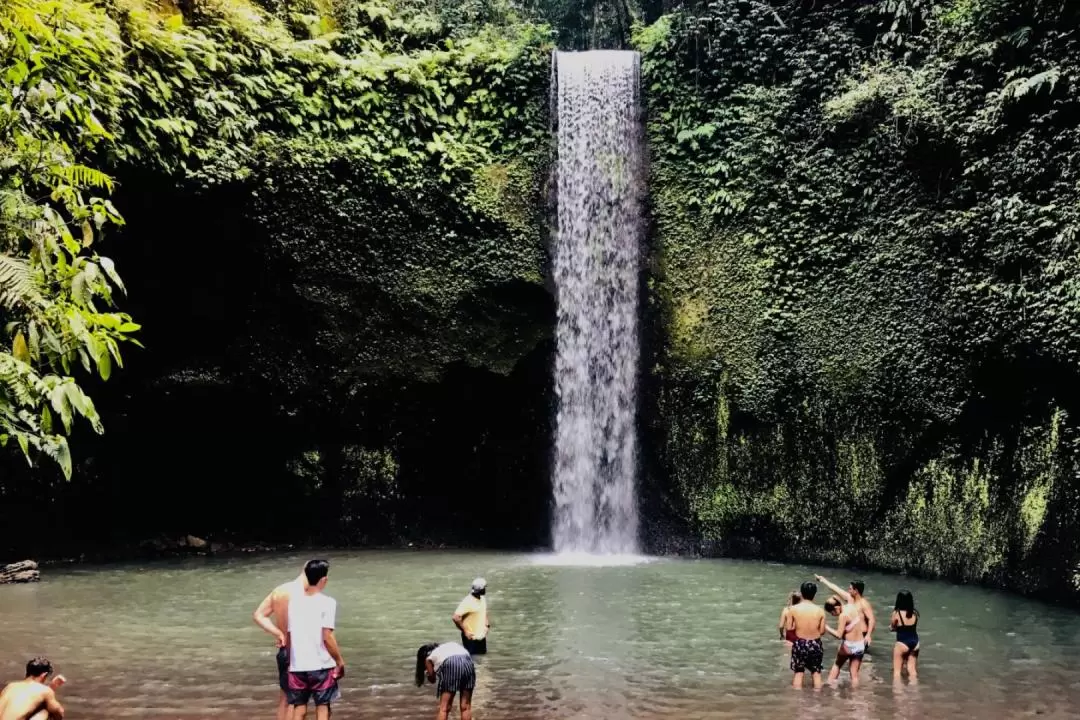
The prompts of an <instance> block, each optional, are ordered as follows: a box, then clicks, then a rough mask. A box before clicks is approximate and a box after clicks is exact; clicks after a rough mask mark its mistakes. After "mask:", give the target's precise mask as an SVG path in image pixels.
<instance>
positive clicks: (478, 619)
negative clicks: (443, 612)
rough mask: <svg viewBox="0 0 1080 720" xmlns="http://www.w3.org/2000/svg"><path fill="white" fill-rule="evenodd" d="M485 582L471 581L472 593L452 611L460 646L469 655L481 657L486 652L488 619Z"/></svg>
mask: <svg viewBox="0 0 1080 720" xmlns="http://www.w3.org/2000/svg"><path fill="white" fill-rule="evenodd" d="M486 594H487V581H486V580H484V578H476V579H475V580H473V584H472V592H470V593H469V594H468V595H466V596H465V599H464V600H462V601H461V603H460V604H459V605H458V606H457V610H455V611H454V624H455V625H457V626H458V629H459V630H461V644H462V645H463V646H464V647H465V649H466V650H468V651H469V654H470V655H483V654H485V653H486V652H487V635H488V628H490V627H491V620H490V619H489V618H488V609H487V598H486V597H484V596H485V595H486Z"/></svg>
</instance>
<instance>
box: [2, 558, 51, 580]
mask: <svg viewBox="0 0 1080 720" xmlns="http://www.w3.org/2000/svg"><path fill="white" fill-rule="evenodd" d="M40 579H41V573H40V572H39V571H38V564H37V563H36V562H34V561H33V560H23V561H22V562H17V563H12V564H10V565H5V566H3V568H0V585H8V584H10V583H31V582H37V581H38V580H40Z"/></svg>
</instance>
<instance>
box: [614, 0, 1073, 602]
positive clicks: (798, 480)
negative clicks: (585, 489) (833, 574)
mask: <svg viewBox="0 0 1080 720" xmlns="http://www.w3.org/2000/svg"><path fill="white" fill-rule="evenodd" d="M1007 5H1008V4H1005V3H984V2H952V3H944V4H934V5H933V7H927V6H912V5H903V4H900V5H897V4H891V5H890V4H884V5H879V6H875V7H874V8H869V9H864V10H859V9H856V8H855V7H854V6H853V5H851V4H843V3H833V4H825V5H820V4H818V5H817V6H815V7H813V8H810V7H809V6H803V7H802V8H800V9H795V10H793V11H792V13H793V14H792V15H791V16H790V17H789V16H785V18H784V22H783V24H780V23H778V22H777V21H776V17H775V15H774V14H773V13H772V12H771V11H770V9H769V8H768V6H766V5H764V4H761V3H754V2H752V1H750V0H734V1H733V2H729V3H714V4H712V5H708V6H702V7H699V8H696V9H694V10H693V11H683V12H680V13H675V14H672V15H669V16H667V17H665V18H664V19H663V20H662V22H660V23H658V24H656V25H654V26H653V27H651V28H639V29H638V31H637V32H636V34H635V39H636V42H637V46H638V47H639V48H640V49H641V50H642V52H643V58H642V77H643V85H644V87H645V88H647V91H646V92H645V93H644V97H645V101H646V103H647V118H648V124H647V131H648V136H649V141H650V146H651V150H652V157H653V161H652V164H651V167H650V188H651V192H652V209H653V220H654V223H653V227H654V238H653V243H652V245H653V247H654V248H655V253H656V262H655V267H656V268H657V272H656V274H655V275H654V277H653V278H652V280H651V282H650V283H649V285H648V287H649V292H650V302H649V304H648V307H650V308H659V309H661V310H662V311H663V312H664V313H665V314H664V317H663V319H664V322H663V323H661V331H660V332H661V337H660V338H659V339H658V343H657V345H659V346H660V347H662V348H663V352H662V353H661V356H660V357H659V359H658V362H657V367H656V371H655V372H656V377H657V379H658V382H659V383H660V385H661V389H660V391H659V393H658V399H657V407H656V412H657V413H658V415H659V416H660V417H661V418H662V420H661V421H660V423H659V424H660V425H661V426H662V427H664V428H665V431H666V434H665V437H664V439H663V447H662V449H661V456H662V457H661V463H662V464H663V466H664V468H665V469H666V470H667V471H668V473H669V475H670V477H671V483H672V486H673V487H674V488H676V489H677V490H678V492H679V493H680V494H681V495H682V496H683V497H686V498H689V499H690V502H689V508H688V509H687V510H686V514H687V520H688V523H689V524H690V525H691V526H692V527H694V528H696V529H697V531H698V532H700V533H701V534H702V535H703V536H706V537H710V538H714V539H717V540H718V541H723V542H724V543H728V544H729V545H730V546H732V547H744V548H750V549H752V551H753V552H756V553H759V554H766V555H771V556H775V557H786V558H793V557H797V558H808V559H819V560H820V559H828V560H829V561H833V562H843V563H860V564H871V565H877V566H880V567H886V568H890V569H895V570H902V571H909V572H917V573H923V574H927V575H945V576H950V577H954V578H959V579H964V580H978V581H985V582H994V583H1003V584H1009V585H1012V586H1014V587H1017V588H1020V589H1024V590H1032V591H1034V590H1041V591H1046V590H1047V589H1048V588H1053V587H1064V586H1065V585H1066V584H1068V583H1071V582H1072V581H1071V579H1070V578H1071V577H1072V574H1073V573H1072V570H1071V568H1072V567H1074V566H1075V565H1076V564H1077V562H1080V517H1078V515H1080V513H1078V512H1077V511H1076V510H1075V509H1074V507H1075V498H1076V497H1077V493H1078V492H1080V490H1078V487H1080V481H1078V480H1077V473H1076V471H1075V469H1076V468H1077V466H1078V465H1080V458H1078V454H1077V447H1078V446H1077V445H1076V441H1075V440H1070V439H1069V438H1075V437H1076V436H1077V432H1078V431H1077V429H1076V428H1074V427H1072V426H1071V425H1070V423H1069V421H1068V417H1067V415H1066V414H1065V413H1063V412H1062V411H1061V410H1059V408H1064V409H1066V410H1068V409H1070V408H1069V406H1068V403H1069V402H1071V399H1070V398H1069V396H1068V393H1067V392H1066V391H1064V390H1063V388H1065V387H1069V386H1072V385H1074V384H1075V382H1076V381H1077V380H1078V379H1080V378H1078V377H1077V373H1076V371H1075V370H1074V368H1076V367H1080V365H1078V360H1080V336H1078V335H1077V334H1076V333H1075V332H1074V329H1075V318H1074V317H1073V316H1074V314H1075V313H1074V310H1075V308H1074V305H1075V304H1074V303H1073V302H1072V300H1071V298H1072V297H1073V295H1074V292H1073V291H1074V289H1075V288H1073V284H1074V283H1073V280H1072V278H1074V277H1076V273H1077V272H1080V265H1078V264H1077V262H1076V260H1075V258H1077V257H1080V245H1078V243H1080V232H1077V230H1076V229H1077V228H1080V202H1077V193H1076V188H1077V187H1080V170H1078V169H1077V167H1076V166H1075V163H1072V162H1071V160H1069V158H1070V157H1071V153H1072V148H1074V147H1075V146H1076V145H1077V144H1078V143H1080V131H1078V130H1077V129H1076V128H1074V127H1073V126H1072V125H1071V124H1067V123H1066V124H1061V125H1059V124H1058V120H1059V119H1060V118H1061V117H1063V116H1062V115H1059V113H1064V112H1065V110H1063V109H1061V108H1063V107H1064V106H1063V105H1060V104H1061V103H1070V104H1069V108H1070V109H1069V110H1068V112H1069V113H1072V112H1073V111H1074V110H1075V108H1074V107H1073V105H1074V104H1075V103H1072V101H1071V100H1069V101H1067V100H1066V99H1065V95H1064V94H1063V93H1062V91H1061V89H1060V80H1058V81H1057V82H1055V78H1063V77H1065V74H1066V73H1067V72H1080V65H1078V64H1077V60H1076V58H1077V57H1080V54H1078V53H1077V52H1076V51H1077V46H1076V41H1075V40H1073V39H1069V37H1070V36H1069V35H1068V33H1069V29H1070V28H1072V27H1073V26H1074V25H1075V22H1076V21H1077V20H1080V8H1065V7H1060V8H1058V7H1055V8H1048V7H1041V8H1035V7H1031V8H1028V10H1027V11H1025V12H1028V11H1030V17H1028V18H1027V20H1026V22H1027V23H1028V24H1027V25H1026V26H1025V27H1015V26H1014V25H1015V20H1016V16H1015V15H1014V14H1012V13H1011V12H1010V11H1009V9H1008V7H1007ZM1002 37H1007V38H1009V40H1008V41H1007V43H1008V44H1009V45H1010V46H1011V47H1024V48H1026V49H1025V50H1024V53H1030V56H1028V55H1025V57H1026V58H1027V59H1025V60H1023V61H1022V62H1021V61H1020V60H1018V57H1019V56H1018V55H1015V54H1011V53H1007V52H997V51H995V52H993V53H989V54H987V53H986V52H983V51H977V48H983V49H984V50H985V49H986V48H990V47H998V45H997V44H998V43H1000V42H1003V41H1001V40H1000V38H1002ZM1036 37H1038V38H1042V39H1043V41H1040V43H1035V42H1033V41H1032V38H1036ZM1001 47H1004V46H1001ZM892 48H900V50H898V51H896V52H893V51H892ZM977 52H981V53H982V54H977V55H976V54H974V53H977ZM975 57H978V58H979V60H978V62H979V63H984V64H985V67H986V68H987V69H989V68H990V67H993V71H992V72H987V73H982V72H980V73H975V74H973V73H972V70H971V68H972V62H973V58H975ZM980 67H982V65H980ZM1047 68H1053V69H1054V70H1053V71H1051V70H1047ZM1010 83H1011V84H1010ZM1070 116H1071V115H1070ZM1020 237H1022V238H1025V241H1024V243H1018V242H1016V238H1020ZM676 509H678V508H676ZM807 517H811V518H827V521H826V522H824V523H822V527H816V526H813V527H810V528H808V527H807V523H806V522H805V518H807Z"/></svg>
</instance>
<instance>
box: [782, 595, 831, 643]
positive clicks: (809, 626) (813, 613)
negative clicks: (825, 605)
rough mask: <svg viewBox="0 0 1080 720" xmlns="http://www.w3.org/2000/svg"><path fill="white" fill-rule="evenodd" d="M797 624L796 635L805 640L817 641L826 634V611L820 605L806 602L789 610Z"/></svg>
mask: <svg viewBox="0 0 1080 720" xmlns="http://www.w3.org/2000/svg"><path fill="white" fill-rule="evenodd" d="M788 612H789V616H790V617H791V619H792V620H793V621H794V624H795V634H796V635H797V636H799V637H800V638H802V639H803V640H817V639H818V638H820V637H821V636H822V635H824V634H825V611H824V610H822V609H821V606H820V605H815V604H814V603H813V602H811V601H808V600H804V601H803V602H800V603H798V604H797V605H792V606H791V607H790V608H789V609H788Z"/></svg>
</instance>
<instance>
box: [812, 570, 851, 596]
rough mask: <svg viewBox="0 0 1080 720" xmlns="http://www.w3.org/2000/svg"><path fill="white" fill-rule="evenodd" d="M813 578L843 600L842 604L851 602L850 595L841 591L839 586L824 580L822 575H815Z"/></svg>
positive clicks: (845, 591)
mask: <svg viewBox="0 0 1080 720" xmlns="http://www.w3.org/2000/svg"><path fill="white" fill-rule="evenodd" d="M814 578H815V579H817V581H818V582H819V583H821V584H822V585H824V586H825V587H827V588H829V589H830V590H832V591H833V592H834V593H836V594H837V595H839V596H840V597H841V598H843V600H844V602H846V603H849V602H851V593H849V592H848V591H847V590H841V589H840V586H839V585H833V584H832V583H831V582H829V581H828V580H827V579H826V578H825V576H824V575H815V576H814Z"/></svg>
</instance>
